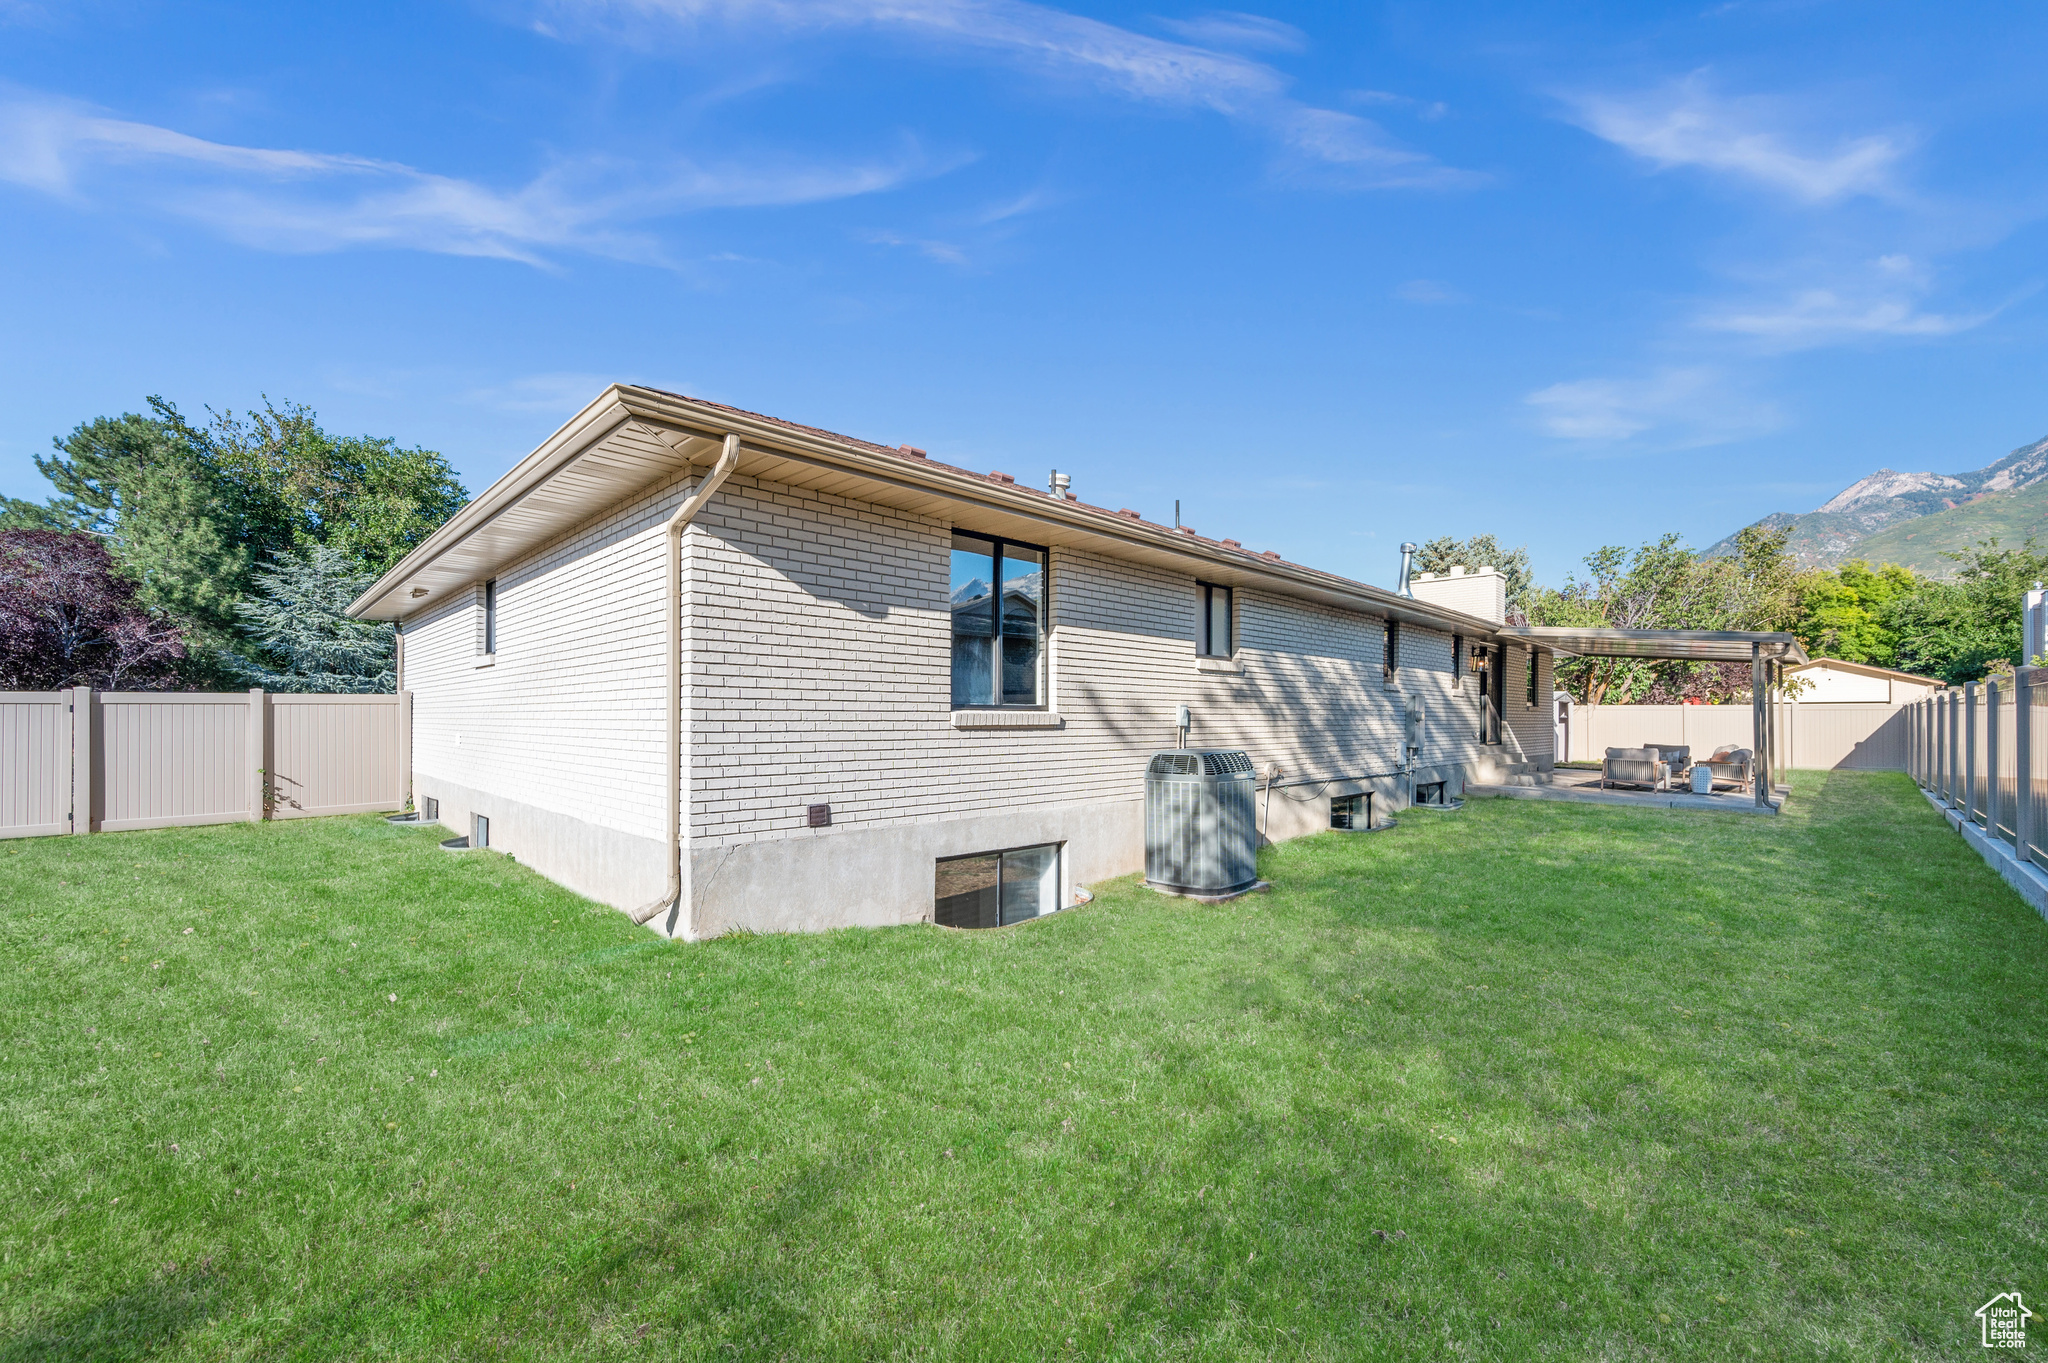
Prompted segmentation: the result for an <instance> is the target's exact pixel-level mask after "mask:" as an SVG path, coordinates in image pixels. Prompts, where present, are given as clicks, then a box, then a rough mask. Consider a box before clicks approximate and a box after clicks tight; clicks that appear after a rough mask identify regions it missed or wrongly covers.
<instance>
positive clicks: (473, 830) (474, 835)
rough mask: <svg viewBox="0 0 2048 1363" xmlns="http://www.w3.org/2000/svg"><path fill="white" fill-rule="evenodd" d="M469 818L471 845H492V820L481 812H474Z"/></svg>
mask: <svg viewBox="0 0 2048 1363" xmlns="http://www.w3.org/2000/svg"><path fill="white" fill-rule="evenodd" d="M469 819H470V830H469V845H470V846H471V847H489V846H490V845H491V821H490V820H489V819H487V818H485V817H484V816H483V815H481V814H472V815H470V816H469Z"/></svg>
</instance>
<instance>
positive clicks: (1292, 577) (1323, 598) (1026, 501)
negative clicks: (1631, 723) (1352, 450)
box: [348, 384, 1499, 635]
mask: <svg viewBox="0 0 2048 1363" xmlns="http://www.w3.org/2000/svg"><path fill="white" fill-rule="evenodd" d="M662 432H666V433H669V434H670V435H671V436H674V435H681V436H683V437H685V439H683V440H682V441H681V442H679V443H678V444H676V445H673V446H671V445H670V444H668V443H665V442H664V441H663V440H661V439H659V438H658V434H659V433H662ZM727 434H736V435H738V436H739V437H740V442H741V443H740V461H739V466H738V468H737V469H736V470H735V472H736V473H738V474H740V475H742V476H746V477H753V478H759V479H762V480H765V481H769V482H776V483H784V484H789V485H793V486H797V487H802V488H808V489H812V490H816V491H819V492H824V493H829V494H835V495H838V496H844V497H849V498H854V499H858V500H861V501H866V502H872V503H876V504H879V505H883V506H889V507H894V508H897V509H900V510H905V511H910V512H913V513H917V514H923V515H929V516H932V517H935V518H938V519H943V520H945V521H948V522H950V523H951V524H953V525H955V526H957V527H959V528H960V529H963V530H979V531H983V532H985V533H990V534H1000V535H1008V536H1011V537H1013V538H1016V539H1019V540H1024V541H1028V542H1031V543H1035V544H1044V545H1050V546H1058V547H1066V548H1080V549H1092V550H1095V551H1097V552H1101V553H1105V554H1109V555H1112V556H1114V557H1117V558H1122V559H1132V560H1137V561H1140V562H1145V563H1151V564H1155V565H1158V566H1161V567H1167V568H1171V569H1174V570H1176V571H1183V572H1194V573H1196V574H1197V575H1198V576H1200V577H1202V578H1203V579H1204V580H1207V581H1213V582H1217V583H1220V584H1223V585H1228V586H1257V587H1260V588H1264V589H1266V590H1270V591H1275V592H1279V593H1282V594H1285V595H1289V596H1294V597H1300V598H1304V599H1308V600H1313V601H1319V602H1322V603H1324V604H1327V605H1334V606H1341V607H1345V608H1348V609H1352V610H1361V611H1365V612H1369V613H1371V614H1374V615H1380V616H1384V617H1387V618H1389V619H1395V620H1405V621H1409V622H1412V623H1416V624H1422V625H1428V626H1431V627H1433V628H1437V629H1444V630H1451V631H1459V632H1463V633H1467V634H1477V635H1486V634H1490V633H1494V632H1497V630H1498V628H1499V627H1498V626H1496V625H1494V624H1493V623H1492V622H1491V621H1488V620H1484V619H1481V618H1479V617H1478V616H1472V615H1466V614H1465V613H1463V612H1462V611H1456V610H1451V609H1448V608H1446V607H1442V606H1436V605H1432V604H1430V603H1428V602H1424V601H1418V600H1415V599H1413V598H1410V597H1404V596H1398V595H1396V594H1395V593H1393V592H1390V591H1388V590H1386V589H1385V588H1383V587H1374V586H1371V585H1369V584H1367V583H1363V582H1354V581H1352V580H1351V579H1349V578H1345V577H1339V576H1338V575H1336V574H1335V573H1326V572H1322V571H1320V570H1318V569H1315V568H1309V567H1305V566H1303V565H1302V564H1298V563H1291V562H1289V561H1288V560H1286V559H1284V558H1282V557H1281V556H1280V555H1279V554H1277V553H1274V552H1272V551H1270V550H1269V551H1266V552H1255V551H1253V550H1250V549H1246V548H1245V547H1244V546H1243V545H1241V544H1239V543H1238V542H1237V541H1236V540H1229V539H1210V538H1208V537H1206V536H1203V535H1199V534H1196V533H1195V532H1194V531H1193V530H1191V529H1187V528H1185V527H1182V528H1175V527H1172V526H1165V525H1158V524H1155V523H1153V522H1151V521H1148V520H1145V519H1144V518H1143V517H1142V516H1140V515H1139V514H1138V513H1137V512H1135V511H1130V510H1112V509H1110V508H1108V507H1101V506H1092V505H1090V504H1088V503H1086V502H1081V501H1076V500H1073V499H1072V498H1060V497H1054V496H1053V495H1052V494H1051V493H1050V492H1047V491H1042V490H1040V489H1038V488H1034V487H1030V486H1027V485H1024V484H1020V483H1018V482H1017V481H1016V480H1015V479H1014V478H1013V477H1012V476H1010V475H1009V474H1006V473H978V472H975V471H974V470H971V469H964V468H959V467H956V466H954V465H951V464H945V463H941V462H940V461H938V460H936V459H931V458H927V457H926V456H925V455H924V454H923V452H922V451H918V450H913V449H911V448H910V447H908V446H904V447H899V448H895V449H892V448H890V447H889V446H887V445H879V444H876V443H874V442H873V441H868V440H859V439H856V438H854V437H852V436H846V435H839V434H836V433H835V432H832V431H824V430H819V429H818V428H816V427H814V426H802V425H798V424H797V423H795V422H792V421H783V420H779V419H778V418H775V417H770V416H763V415H761V414H760V413H758V412H748V411H743V410H741V409H740V408H737V407H728V406H725V405H724V404H722V403H716V402H707V401H705V400H704V399H702V398H690V397H685V396H683V395H681V394H679V393H669V392H664V391H662V390H661V389H658V388H646V387H640V386H637V385H630V384H614V385H612V386H611V387H609V388H607V389H605V390H604V392H602V393H600V394H598V396H597V397H596V398H595V399H594V400H593V401H592V402H591V403H590V405H589V406H587V407H585V408H584V409H583V410H582V411H581V412H579V413H577V414H576V416H574V417H573V418H571V419H570V421H569V422H568V423H567V424H566V425H564V426H563V427H562V428H561V429H560V430H558V431H556V432H555V433H554V434H553V435H552V436H550V437H548V439H547V440H546V441H544V442H542V444H541V446H540V448H538V449H536V450H535V451H534V452H533V453H532V454H530V455H528V456H527V457H526V458H524V459H522V460H521V461H520V462H519V463H518V464H516V465H515V466H513V468H512V469H511V470H510V471H508V472H507V473H506V474H505V475H504V476H503V477H501V478H499V479H498V480H497V481H496V482H495V483H492V484H491V485H490V487H488V488H486V489H484V491H483V492H482V493H480V494H479V495H478V496H477V497H476V498H475V499H474V500H473V501H471V502H470V503H469V504H468V505H466V506H464V507H463V508H462V509H461V510H460V511H458V512H456V513H455V514H454V515H453V516H451V517H450V518H449V519H448V521H447V522H446V523H445V524H443V525H442V526H441V527H440V528H439V529H437V530H435V531H434V533H433V534H431V535H429V536H428V537H427V538H426V539H425V540H424V541H423V542H422V543H421V544H420V545H419V546H418V547H417V548H415V549H414V550H413V551H412V552H411V553H409V554H407V555H406V556H405V557H404V558H403V559H401V560H400V561H399V562H398V563H397V564H396V565H394V566H393V567H392V568H391V570H390V571H389V572H386V573H385V574H384V575H383V576H382V577H380V578H378V579H377V581H376V582H374V583H372V584H371V585H370V587H369V589H368V590H367V591H365V592H364V593H363V594H362V595H361V596H360V597H358V598H357V599H356V600H355V601H354V602H353V603H351V604H350V606H349V608H348V613H349V614H350V615H351V616H354V617H356V618H358V619H367V620H400V619H404V618H405V617H406V616H408V615H410V614H413V613H414V612H416V611H420V610H425V609H427V608H429V607H431V606H434V605H436V604H439V603H440V602H443V601H446V600H447V599H448V596H449V595H450V593H452V592H458V591H462V590H464V589H467V588H468V587H469V586H470V585H471V584H473V583H476V582H481V581H483V580H485V579H486V578H489V577H493V576H495V575H496V574H497V573H498V572H499V571H500V570H501V569H503V568H505V567H508V566H510V565H511V564H513V563H515V562H517V561H518V560H520V559H522V558H525V557H527V556H528V555H530V554H532V553H533V552H534V551H535V550H537V549H540V548H542V547H544V546H545V545H547V544H550V543H552V542H554V541H555V540H558V539H560V538H562V537H563V536H565V535H568V534H570V533H572V532H573V531H575V530H577V529H578V528H579V527H581V526H582V525H583V524H584V523H586V522H587V521H589V520H590V519H591V518H593V517H595V516H597V515H599V514H601V513H602V512H604V511H606V510H608V509H610V508H612V507H615V506H617V505H618V504H619V503H621V502H623V501H626V500H627V499H629V498H631V497H633V496H635V495H637V494H640V493H642V492H645V491H647V490H648V489H649V488H652V487H656V486H659V485H660V484H662V483H664V482H667V481H670V480H672V479H674V478H676V477H677V476H679V475H681V474H682V473H684V472H685V471H686V470H687V469H689V468H690V467H692V466H703V465H708V464H709V463H710V462H711V461H712V460H713V459H715V458H716V457H717V454H718V451H719V449H720V447H721V445H722V442H723V440H724V438H725V436H726V435H727Z"/></svg>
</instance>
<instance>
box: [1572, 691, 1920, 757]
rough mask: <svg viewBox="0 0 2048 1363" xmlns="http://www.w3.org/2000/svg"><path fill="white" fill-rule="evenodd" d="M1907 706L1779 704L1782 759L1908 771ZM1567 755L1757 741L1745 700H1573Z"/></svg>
mask: <svg viewBox="0 0 2048 1363" xmlns="http://www.w3.org/2000/svg"><path fill="white" fill-rule="evenodd" d="M1910 708H1911V707H1910V706H1906V705H1864V704H1807V705H1800V704H1796V703H1779V705H1778V735H1779V737H1778V742H1779V745H1780V747H1781V749H1782V752H1781V754H1780V757H1779V760H1778V762H1777V766H1778V767H1780V768H1785V767H1805V768H1815V767H1818V768H1823V769H1832V768H1837V767H1839V768H1847V769H1850V770H1862V771H1905V770H1906V769H1907V730H1908V726H1909V724H1910V719H1909V717H1908V715H1907V713H1906V712H1907V711H1908V710H1909V709H1910ZM1566 723H1567V724H1568V726H1569V733H1568V737H1567V742H1568V743H1569V745H1570V750H1571V756H1570V757H1569V759H1567V760H1569V761H1574V762H1598V761H1599V760H1600V759H1601V758H1602V757H1604V756H1606V755H1607V750H1608V749H1609V748H1640V747H1642V746H1643V745H1644V744H1645V743H1670V744H1681V743H1682V744H1685V745H1687V746H1689V747H1690V748H1691V749H1692V751H1693V756H1694V758H1695V759H1698V758H1701V757H1704V756H1705V755H1706V754H1708V753H1710V752H1712V751H1713V750H1714V749H1716V748H1719V747H1722V746H1724V745H1726V744H1733V745H1734V746H1736V747H1738V748H1748V747H1753V746H1755V736H1754V727H1753V725H1754V719H1753V715H1752V712H1751V710H1750V707H1749V706H1747V705H1574V706H1572V707H1571V709H1570V711H1569V718H1568V719H1567V721H1566Z"/></svg>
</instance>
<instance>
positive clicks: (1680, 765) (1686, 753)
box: [1643, 743, 1692, 780]
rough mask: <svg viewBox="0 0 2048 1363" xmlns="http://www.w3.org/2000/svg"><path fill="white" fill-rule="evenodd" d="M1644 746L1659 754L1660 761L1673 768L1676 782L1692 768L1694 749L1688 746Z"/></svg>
mask: <svg viewBox="0 0 2048 1363" xmlns="http://www.w3.org/2000/svg"><path fill="white" fill-rule="evenodd" d="M1643 746H1644V747H1645V748H1647V749H1649V750H1650V751H1651V752H1653V753H1655V754H1657V757H1658V759H1659V760H1660V761H1662V762H1663V763H1664V765H1665V766H1667V767H1669V768H1671V776H1672V779H1674V780H1676V779H1677V778H1678V777H1680V776H1683V775H1684V774H1685V773H1686V772H1687V771H1688V770H1689V769H1690V768H1691V767H1692V748H1691V746H1690V745H1688V744H1684V743H1680V744H1675V745H1674V744H1670V743H1645V744H1643Z"/></svg>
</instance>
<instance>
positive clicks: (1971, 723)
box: [1963, 682, 1978, 823]
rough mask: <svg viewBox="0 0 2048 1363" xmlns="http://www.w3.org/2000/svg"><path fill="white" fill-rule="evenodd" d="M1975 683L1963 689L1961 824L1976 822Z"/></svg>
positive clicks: (1976, 722)
mask: <svg viewBox="0 0 2048 1363" xmlns="http://www.w3.org/2000/svg"><path fill="white" fill-rule="evenodd" d="M1977 699H1978V697H1977V683H1975V682H1971V683H1970V684H1969V685H1967V686H1965V687H1964V688H1963V822H1964V823H1974V822H1976V817H1975V816H1976V813H1977V809H1978V803H1977V775H1978V772H1977V724H1978V717H1977Z"/></svg>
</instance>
